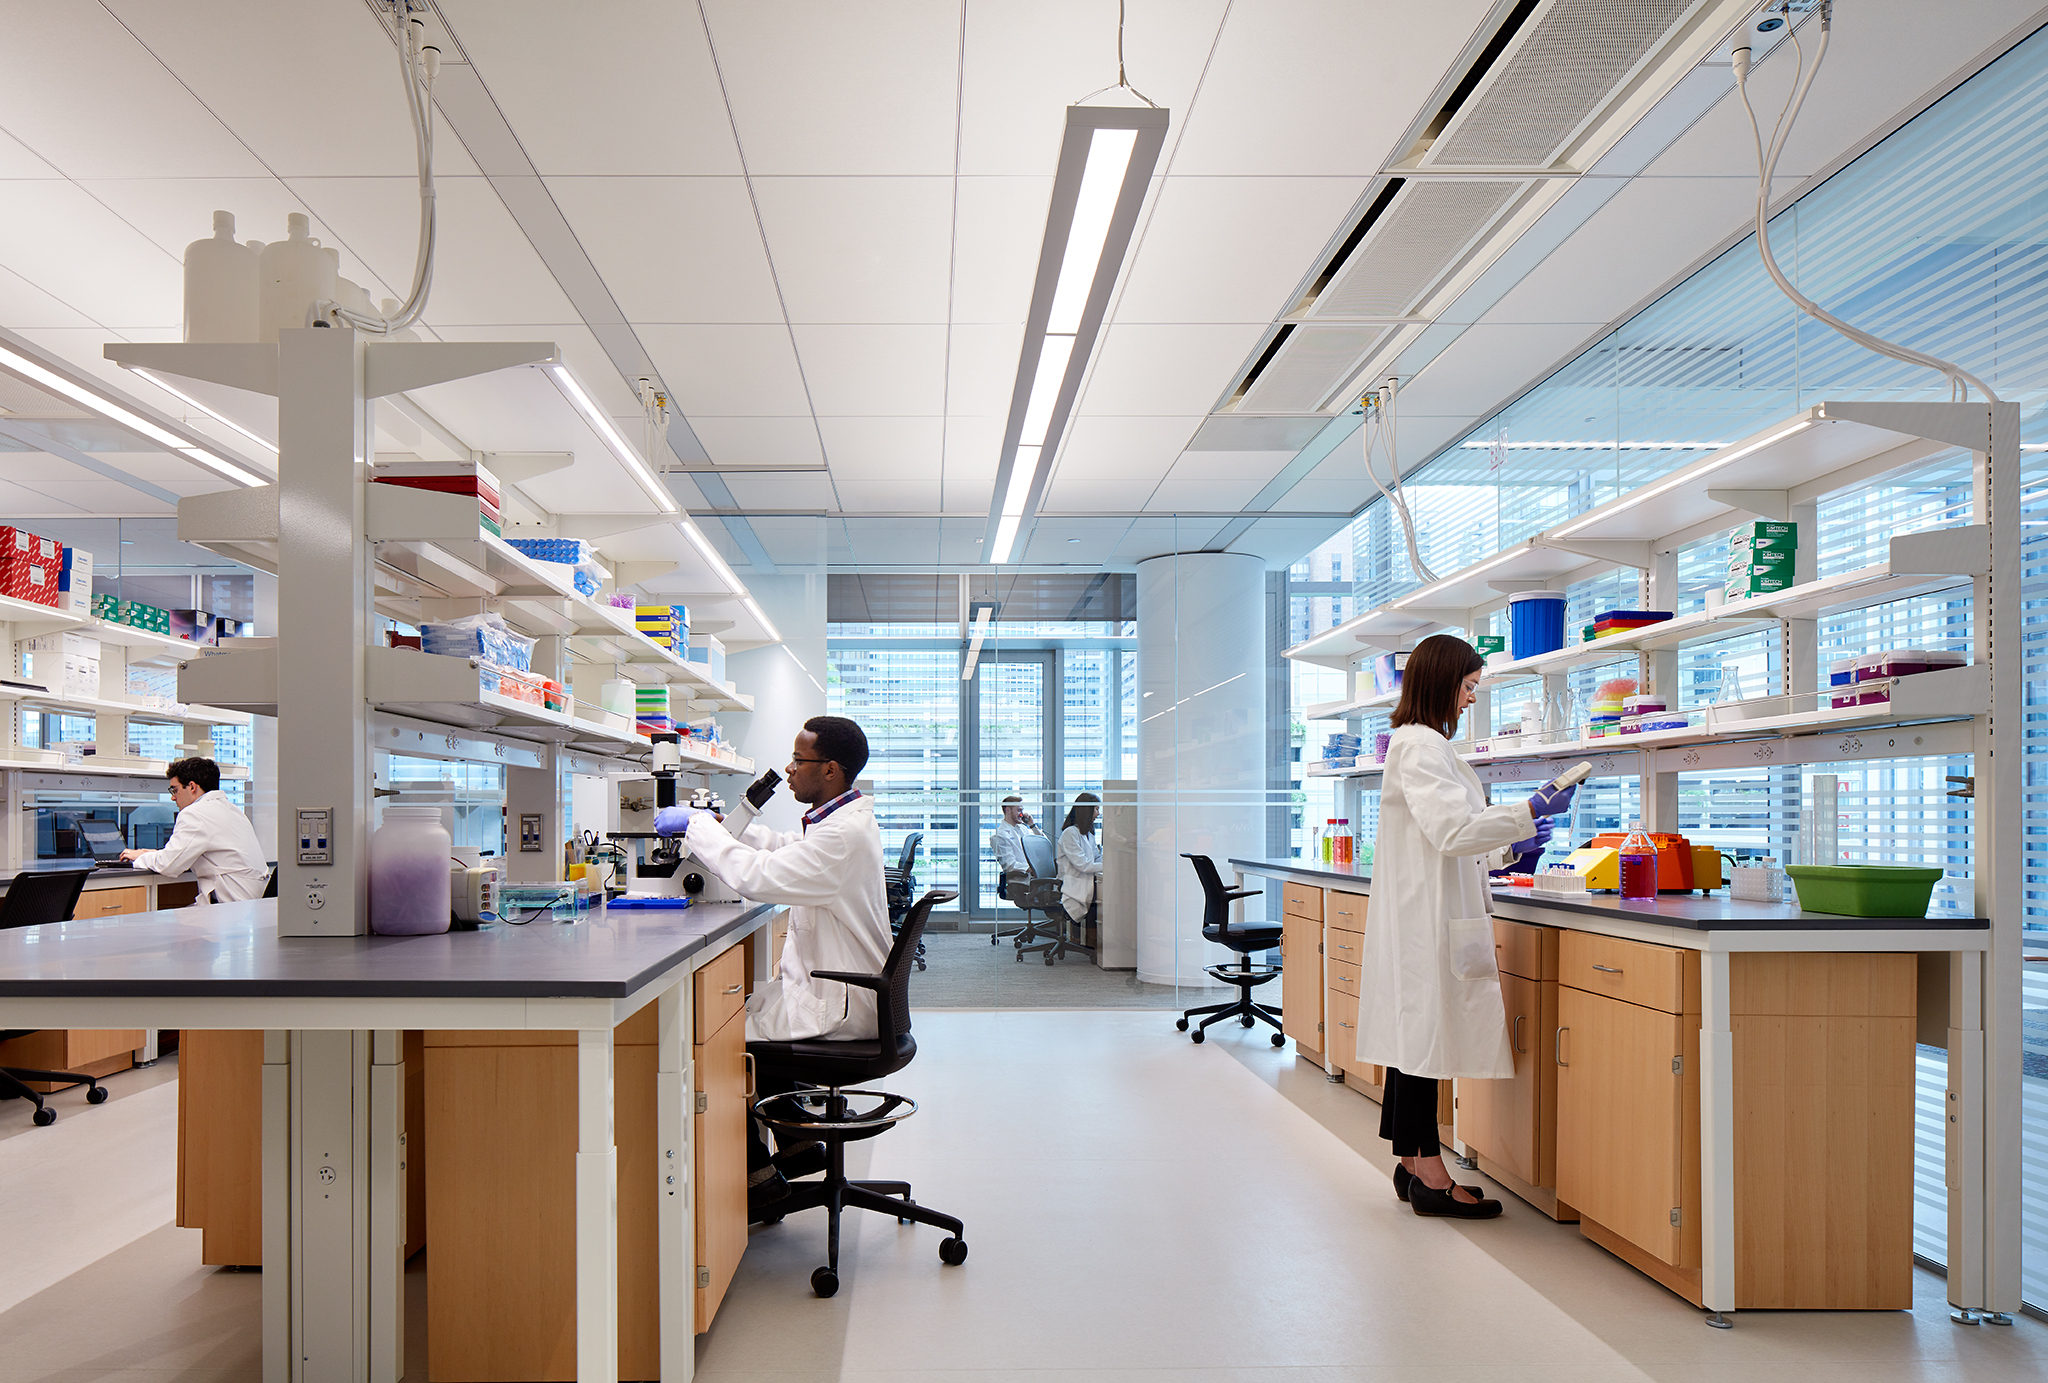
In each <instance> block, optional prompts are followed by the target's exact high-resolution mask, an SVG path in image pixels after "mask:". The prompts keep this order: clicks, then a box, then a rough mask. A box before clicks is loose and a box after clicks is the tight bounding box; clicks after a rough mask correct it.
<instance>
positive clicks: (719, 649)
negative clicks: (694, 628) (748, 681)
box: [678, 634, 725, 682]
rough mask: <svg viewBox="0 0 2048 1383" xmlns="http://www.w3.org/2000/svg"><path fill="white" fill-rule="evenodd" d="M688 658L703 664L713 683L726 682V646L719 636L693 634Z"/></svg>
mask: <svg viewBox="0 0 2048 1383" xmlns="http://www.w3.org/2000/svg"><path fill="white" fill-rule="evenodd" d="M678 651H680V650H678ZM688 657H689V660H690V661H691V662H693V663H699V664H702V665H703V666H704V668H705V669H706V670H707V671H708V672H710V674H711V680H712V681H714V682H723V681H725V644H724V643H722V642H721V641H720V640H719V638H718V636H717V635H715V634H692V635H691V636H690V651H689V654H688Z"/></svg>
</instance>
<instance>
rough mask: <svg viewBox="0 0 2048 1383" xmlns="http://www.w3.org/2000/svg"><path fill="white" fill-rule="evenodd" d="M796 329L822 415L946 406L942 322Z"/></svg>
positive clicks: (904, 413)
mask: <svg viewBox="0 0 2048 1383" xmlns="http://www.w3.org/2000/svg"><path fill="white" fill-rule="evenodd" d="M795 332H796V350H797V358H798V359H799V360H801V361H802V362H803V367H804V378H805V379H807V380H808V381H810V386H811V406H812V408H813V409H815V410H816V411H817V413H818V415H819V416H820V417H830V416H835V415H836V416H840V417H890V416H900V417H910V416H915V415H919V414H932V415H937V414H939V413H941V412H943V411H944V408H945V398H946V329H945V328H944V327H943V326H800V327H797V328H795Z"/></svg>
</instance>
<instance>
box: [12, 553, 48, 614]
mask: <svg viewBox="0 0 2048 1383" xmlns="http://www.w3.org/2000/svg"><path fill="white" fill-rule="evenodd" d="M59 575H60V572H59V570H58V567H57V564H56V563H54V562H46V561H43V560H41V559H39V558H34V557H31V556H29V554H27V553H25V552H16V551H14V550H13V549H12V548H8V549H6V550H4V551H0V595H5V596H11V597H13V598H14V599H16V600H26V601H31V602H33V603H34V604H37V605H47V606H49V607H50V608H51V609H53V610H54V609H56V608H57V578H58V576H59Z"/></svg>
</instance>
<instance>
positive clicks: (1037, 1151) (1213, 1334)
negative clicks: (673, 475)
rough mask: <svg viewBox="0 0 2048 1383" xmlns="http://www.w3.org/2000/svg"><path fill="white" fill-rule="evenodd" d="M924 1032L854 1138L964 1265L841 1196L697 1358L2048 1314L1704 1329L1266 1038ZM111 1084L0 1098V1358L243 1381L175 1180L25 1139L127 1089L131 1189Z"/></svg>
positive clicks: (776, 1258) (869, 1374)
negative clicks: (98, 1093) (1467, 1177)
mask: <svg viewBox="0 0 2048 1383" xmlns="http://www.w3.org/2000/svg"><path fill="white" fill-rule="evenodd" d="M917 1037H918V1042H919V1048H920V1050H919V1055H918V1059H917V1061H916V1062H915V1063H913V1064H912V1065H911V1066H910V1067H908V1068H907V1069H905V1070H904V1071H902V1072H900V1073H898V1075H897V1076H895V1077H892V1078H891V1079H890V1080H889V1081H888V1082H885V1083H886V1084H887V1085H888V1086H889V1088H891V1089H893V1090H896V1091H898V1092H899V1093H903V1094H907V1095H911V1096H913V1097H914V1098H916V1099H917V1100H918V1101H919V1102H920V1105H921V1106H922V1108H921V1110H920V1112H919V1113H918V1115H917V1116H916V1117H915V1118H913V1119H911V1120H909V1121H907V1122H906V1123H905V1124H903V1125H902V1126H900V1127H899V1128H898V1129H896V1130H894V1131H892V1132H891V1133H889V1134H887V1135H885V1136H883V1137H882V1138H880V1139H877V1140H875V1141H873V1142H870V1143H866V1144H861V1145H856V1147H855V1149H854V1150H853V1151H854V1156H852V1157H850V1158H849V1162H850V1164H851V1169H852V1170H854V1171H855V1173H856V1174H857V1175H859V1174H866V1175H873V1176H877V1177H890V1178H901V1179H906V1180H909V1181H911V1182H913V1183H915V1186H916V1196H917V1199H918V1200H920V1201H922V1202H924V1203H926V1204H929V1205H932V1206H935V1207H938V1208H940V1209H944V1210H947V1211H949V1212H950V1213H953V1214H956V1215H959V1216H961V1217H962V1218H964V1219H965V1220H966V1221H967V1240H968V1244H969V1246H970V1250H971V1252H970V1255H969V1258H968V1260H967V1262H966V1263H965V1264H964V1265H962V1266H960V1267H946V1266H943V1265H942V1264H941V1263H940V1262H939V1259H938V1241H939V1238H940V1237H941V1236H940V1235H939V1233H938V1232H937V1231H935V1230H930V1229H925V1228H921V1227H913V1228H906V1227H899V1226H898V1225H897V1224H896V1223H895V1221H894V1220H893V1219H884V1218H881V1217H877V1216H866V1215H849V1218H848V1222H847V1223H848V1233H847V1236H846V1239H845V1243H844V1247H843V1250H842V1253H843V1257H842V1264H841V1278H842V1282H843V1286H842V1287H841V1289H840V1292H839V1295H838V1296H836V1297H834V1298H833V1299H831V1300H829V1301H821V1300H818V1299H817V1298H815V1297H813V1296H812V1295H811V1293H810V1290H809V1285H808V1278H809V1274H810V1270H811V1269H812V1268H813V1267H815V1266H817V1265H818V1264H819V1263H821V1262H823V1261H824V1260H823V1253H824V1222H823V1218H822V1215H821V1214H820V1213H819V1212H815V1211H813V1212H806V1213H805V1214H802V1215H798V1216H796V1217H793V1218H791V1219H789V1220H787V1221H785V1222H783V1223H782V1224H780V1225H778V1226H774V1227H771V1228H761V1229H756V1231H755V1232H754V1237H753V1240H752V1243H751V1244H750V1246H749V1249H748V1252H747V1256H746V1258H745V1260H744V1262H743V1263H742V1265H741V1268H740V1273H739V1277H738V1278H737V1280H736V1281H735V1283H734V1285H733V1289H732V1292H731V1294H730V1295H729V1296H728V1297H727V1299H726V1302H725V1305H724V1308H723V1309H722V1310H721V1311H720V1313H719V1317H718V1320H717V1323H716V1325H715V1326H714V1328H713V1329H712V1330H711V1331H710V1332H709V1333H708V1334H707V1335H705V1336H703V1337H701V1339H700V1341H699V1345H698V1377H699V1378H701V1379H704V1380H706V1383H736V1381H737V1380H760V1381H761V1383H768V1380H775V1383H825V1380H835V1383H853V1381H854V1380H859V1383H881V1380H908V1381H909V1383H1022V1381H1023V1380H1045V1381H1049V1380H1052V1379H1055V1378H1060V1377H1072V1378H1075V1379H1080V1380H1087V1383H1171V1381H1172V1380H1190V1383H1252V1381H1254V1380H1256V1381H1257V1383H1393V1381H1394V1380H1407V1379H1416V1380H1427V1383H1459V1381H1460V1380H1486V1383H1566V1380H1570V1381H1571V1383H1579V1380H1586V1381H1587V1383H1620V1381H1621V1380H1656V1381H1657V1383H1723V1381H1724V1380H1725V1383H1737V1381H1738V1380H1741V1381H1742V1383H1748V1380H1753V1379H1788V1380H1794V1381H1795V1383H1851V1381H1852V1380H1853V1381H1854V1383H1894V1381H1895V1380H1900V1381H1902V1380H1942V1383H1963V1381H1964V1380H1969V1383H2007V1380H2012V1381H2013V1383H2017V1381H2018V1380H2029V1381H2030V1383H2038V1381H2039V1380H2041V1379H2043V1378H2048V1325H2044V1324H2043V1323H2042V1322H2040V1321H2038V1320H2033V1319H2028V1318H2022V1319H2021V1320H2020V1321H2019V1323H2018V1324H2017V1325H2015V1326H2013V1327H2011V1328H2009V1329H2004V1328H1997V1327H1989V1326H1972V1327H1958V1326H1955V1325H1952V1324H1951V1323H1950V1322H1949V1319H1948V1315H1947V1311H1946V1309H1945V1307H1944V1304H1943V1299H1942V1283H1941V1280H1940V1279H1939V1278H1938V1277H1935V1276H1933V1275H1931V1274H1925V1273H1923V1274H1920V1275H1919V1286H1920V1291H1919V1302H1918V1305H1917V1307H1916V1309H1915V1310H1913V1311H1911V1312H1883V1313H1813V1312H1800V1313H1794V1312H1770V1313H1757V1312H1749V1313H1741V1314H1739V1315H1737V1317H1736V1318H1735V1319H1736V1328H1735V1329H1734V1330H1732V1331H1716V1330H1709V1329H1707V1328H1706V1327H1705V1326H1704V1325H1702V1324H1701V1316H1700V1313H1699V1312H1698V1311H1696V1310H1694V1309H1693V1308H1691V1307H1688V1306H1686V1305H1685V1304H1684V1303H1682V1302H1680V1301H1679V1300H1678V1299H1677V1298H1675V1297H1673V1296H1671V1295H1670V1294H1669V1293H1667V1292H1665V1291H1664V1290H1663V1289H1662V1288H1659V1287H1657V1286H1656V1285H1654V1284H1653V1283H1651V1282H1649V1281H1648V1280H1647V1279H1645V1278H1643V1277H1641V1276H1640V1275H1638V1274H1637V1273H1635V1272H1634V1271H1632V1270H1631V1269H1629V1268H1627V1267H1625V1266H1623V1265H1622V1264H1621V1263H1620V1262H1618V1261H1617V1260H1615V1259H1614V1258H1612V1257H1610V1256H1608V1255H1607V1254H1606V1253H1604V1252H1602V1251H1601V1250H1599V1249H1597V1248H1595V1247H1593V1246H1592V1245H1590V1244H1588V1243H1586V1242H1585V1241H1584V1240H1583V1239H1581V1238H1579V1237H1578V1235H1577V1234H1576V1233H1575V1232H1574V1230H1573V1229H1572V1228H1571V1227H1569V1226H1561V1225H1555V1224H1552V1223H1550V1222H1549V1221H1548V1220H1546V1219H1544V1218H1543V1217H1542V1216H1540V1215H1538V1214H1537V1213H1535V1212H1534V1211H1532V1210H1529V1209H1527V1208H1526V1207H1523V1206H1522V1205H1521V1204H1520V1203H1519V1202H1516V1201H1513V1200H1512V1199H1510V1200H1509V1202H1508V1212H1507V1214H1506V1215H1505V1216H1504V1217H1503V1218H1502V1219H1499V1220H1495V1221H1491V1222H1488V1223H1483V1224H1451V1223H1445V1222H1440V1221H1431V1220H1422V1219H1418V1218H1416V1217H1415V1216H1414V1215H1413V1214H1412V1213H1410V1212H1409V1210H1408V1209H1407V1207H1405V1206H1403V1205H1402V1204H1400V1203H1399V1202H1398V1201H1396V1200H1395V1199H1394V1196H1393V1193H1392V1190H1391V1188H1390V1186H1389V1183H1388V1181H1387V1170H1386V1169H1387V1168H1388V1167H1389V1166H1390V1165H1391V1164H1390V1162H1389V1159H1388V1158H1387V1157H1386V1156H1385V1155H1384V1152H1383V1149H1384V1147H1385V1145H1384V1144H1381V1143H1379V1142H1378V1140H1377V1138H1376V1137H1375V1136H1374V1135H1375V1131H1376V1128H1377V1119H1378V1106H1377V1105H1375V1104H1373V1103H1372V1102H1371V1101H1369V1100H1366V1099H1364V1098H1362V1097H1361V1096H1359V1095H1357V1094H1356V1093H1354V1092H1352V1091H1349V1090H1346V1089H1342V1088H1339V1087H1333V1086H1330V1085H1328V1084H1327V1083H1326V1082H1325V1081H1324V1080H1323V1077H1322V1073H1321V1072H1320V1071H1318V1070H1316V1069H1315V1068H1313V1067H1310V1066H1307V1065H1305V1064H1302V1063H1297V1062H1296V1061H1295V1059H1294V1058H1293V1056H1292V1055H1291V1053H1290V1052H1282V1051H1275V1050H1274V1049H1273V1048H1272V1047H1271V1046H1270V1045H1269V1044H1268V1043H1267V1040H1266V1038H1265V1036H1264V1034H1263V1033H1262V1032H1246V1031H1245V1030H1243V1029H1238V1028H1229V1029H1224V1028H1216V1029H1212V1030H1211V1037H1210V1040H1209V1041H1208V1042H1207V1043H1206V1044H1205V1045H1203V1046H1200V1047H1197V1046H1194V1045H1193V1044H1192V1043H1190V1042H1189V1041H1188V1040H1187V1039H1186V1038H1185V1037H1182V1036H1180V1035H1179V1034H1177V1033H1175V1032H1174V1031H1173V1027H1172V1023H1171V1019H1170V1017H1168V1016H1167V1015H1163V1014H1160V1013H1154V1012H1142V1011H1125V1012H1057V1011H1040V1012H1003V1013H999V1012H948V1013H927V1014H923V1015H920V1016H919V1018H918V1020H917ZM148 1074H153V1073H137V1075H136V1076H135V1077H133V1078H131V1079H132V1080H134V1081H135V1082H136V1084H137V1085H140V1084H141V1081H142V1079H143V1078H144V1076H145V1075H148ZM111 1084H112V1085H113V1088H114V1092H115V1097H114V1100H113V1101H112V1102H110V1103H109V1104H108V1105H106V1106H104V1107H102V1108H100V1109H94V1110H88V1109H86V1108H85V1106H84V1105H83V1104H82V1103H79V1104H78V1105H77V1107H76V1108H75V1109H73V1108H70V1107H66V1108H65V1111H64V1115H63V1117H62V1118H61V1119H60V1120H59V1123H58V1124H57V1125H56V1128H55V1130H25V1131H21V1132H18V1133H17V1132H16V1131H15V1130H14V1129H13V1124H14V1123H16V1122H19V1123H22V1124H24V1125H25V1124H26V1115H25V1113H24V1114H22V1116H21V1117H20V1118H19V1119H18V1120H17V1119H16V1118H15V1110H16V1108H17V1107H18V1106H17V1104H16V1103H14V1102H10V1103H8V1104H0V1244H4V1248H0V1258H4V1259H8V1260H15V1261H26V1262H28V1263H30V1264H31V1265H32V1269H31V1270H29V1271H26V1272H16V1273H15V1275H14V1276H11V1277H7V1278H4V1279H0V1285H4V1288H5V1290H7V1291H9V1292H11V1293H18V1294H20V1295H19V1296H18V1298H17V1304H14V1305H12V1307H11V1309H7V1310H4V1311H0V1383H74V1380H89V1379H118V1380H122V1383H215V1380H222V1381H223V1383H225V1381H226V1380H234V1383H257V1379H258V1378H259V1367H258V1364H259V1360H258V1353H259V1352H258V1347H257V1299H258V1293H259V1291H260V1279H259V1278H258V1276H257V1275H255V1274H249V1273H230V1272H222V1271H215V1270H208V1269H203V1268H200V1267H198V1266H197V1264H196V1259H197V1237H198V1236H197V1234H196V1232H194V1231H187V1230H179V1229H175V1228H171V1227H169V1221H170V1219H171V1203H170V1201H169V1200H168V1199H167V1198H165V1199H163V1200H161V1202H160V1204H159V1207H158V1214H159V1216H160V1218H158V1219H157V1221H156V1225H157V1227H155V1228H147V1227H144V1228H142V1229H141V1230H140V1231H139V1232H137V1233H133V1234H130V1233H128V1229H132V1228H135V1227H136V1226H138V1225H140V1224H141V1220H142V1219H146V1218H147V1216H146V1215H143V1216H138V1215H137V1214H136V1213H135V1211H134V1210H133V1208H132V1207H131V1206H130V1204H129V1203H128V1201H127V1200H123V1201H122V1202H121V1203H120V1204H119V1205H118V1206H116V1205H112V1204H109V1206H108V1207H107V1211H108V1213H107V1216H106V1218H108V1219H118V1220H119V1221H120V1223H121V1224H122V1225H125V1226H127V1227H128V1229H122V1230H120V1231H118V1232H115V1233H113V1234H112V1235H111V1236H110V1237H111V1238H113V1239H118V1240H120V1244H119V1245H118V1246H116V1247H113V1248H111V1249H104V1250H102V1248H101V1245H102V1244H103V1242H104V1241H103V1240H98V1239H92V1238H91V1237H90V1236H91V1235H92V1233H94V1231H93V1229H92V1227H91V1225H89V1224H88V1221H89V1220H91V1219H92V1218H93V1216H94V1215H95V1213H96V1209H97V1206H96V1203H95V1198H94V1197H93V1196H92V1195H91V1189H92V1187H93V1186H96V1185H100V1184H103V1183H102V1182H101V1180H100V1179H101V1178H102V1177H104V1176H105V1175H107V1173H108V1170H109V1166H108V1162H107V1160H106V1154H105V1150H104V1149H102V1150H101V1151H100V1152H98V1153H91V1154H88V1153H84V1152H81V1151H80V1149H78V1148H77V1147H75V1146H73V1145H71V1144H69V1143H65V1144H62V1145H60V1144H59V1143H58V1142H56V1141H54V1140H51V1139H48V1138H46V1137H44V1136H43V1135H46V1134H49V1133H51V1132H53V1131H63V1130H65V1128H66V1126H67V1125H70V1126H72V1127H73V1128H75V1129H81V1130H82V1129H85V1128H86V1127H87V1126H88V1124H89V1123H91V1122H93V1121H94V1120H95V1119H98V1118H101V1117H102V1116H107V1115H118V1114H121V1113H123V1112H124V1111H123V1109H122V1106H123V1105H124V1103H131V1104H132V1105H133V1106H135V1108H133V1109H132V1110H129V1111H126V1112H127V1113H129V1114H130V1115H131V1116H133V1119H132V1122H131V1123H130V1124H124V1125H121V1126H119V1130H118V1137H117V1138H116V1140H115V1142H116V1145H117V1148H125V1149H128V1150H129V1151H130V1153H131V1156H132V1160H133V1162H134V1172H135V1176H136V1182H137V1185H138V1186H140V1185H143V1184H145V1183H147V1181H148V1178H149V1177H150V1176H152V1175H155V1174H156V1173H154V1172H153V1171H152V1167H153V1166H158V1165H160V1164H161V1161H162V1159H163V1158H164V1157H166V1156H168V1154H167V1153H166V1152H164V1151H163V1148H164V1146H165V1139H164V1137H163V1130H164V1128H166V1127H168V1125H166V1124H164V1122H163V1121H164V1120H165V1119H166V1118H171V1119H174V1118H175V1100H174V1099H173V1100H171V1101H168V1102H165V1101H163V1100H162V1098H161V1096H157V1097H154V1102H152V1094H151V1091H150V1090H149V1089H147V1088H141V1089H136V1088H133V1087H128V1088H124V1087H123V1085H122V1084H121V1082H120V1080H119V1079H118V1078H117V1080H116V1081H115V1082H112V1083H111ZM158 1088H160V1089H162V1090H164V1091H165V1092H166V1093H170V1090H171V1088H170V1087H169V1086H160V1087H158ZM158 1105H163V1106H164V1107H163V1108H161V1109H160V1108H158ZM166 1111H168V1114H167V1113H166ZM101 1131H110V1132H111V1131H116V1126H115V1124H114V1122H113V1120H112V1119H106V1120H105V1122H104V1129H103V1130H101ZM10 1134H12V1135H13V1136H10ZM88 1178H90V1180H89V1181H88V1180H87V1179H88ZM152 1194H153V1193H152ZM142 1199H144V1200H146V1199H147V1197H146V1196H145V1197H142ZM60 1203H61V1205H62V1207H63V1209H62V1213H61V1216H59V1217H55V1218H60V1219H61V1220H62V1221H63V1222H65V1223H68V1224H70V1225H71V1226H72V1227H73V1233H72V1234H71V1235H70V1236H69V1237H70V1238H72V1239H75V1240H76V1241H77V1245H78V1246H77V1247H76V1248H74V1249H72V1250H70V1253H71V1256H70V1257H68V1258H59V1257H58V1256H57V1251H58V1249H57V1245H58V1240H59V1239H62V1238H64V1237H66V1236H64V1235H62V1234H53V1232H52V1230H51V1225H52V1222H53V1216H52V1214H51V1213H49V1207H50V1206H51V1205H53V1204H60ZM20 1225H27V1226H29V1227H30V1230H31V1232H30V1233H27V1234H21V1233H18V1232H17V1226H20ZM123 1235H126V1236H127V1237H125V1238H124V1237H123ZM93 1252H99V1254H100V1256H99V1257H97V1258H95V1259H91V1261H89V1262H86V1263H85V1264H84V1265H82V1266H75V1267H74V1266H73V1265H74V1263H75V1262H76V1260H77V1259H78V1258H79V1257H80V1256H89V1255H90V1254H91V1253H93ZM429 1252H431V1246H430V1248H429ZM417 1261H418V1260H415V1271H414V1272H413V1273H412V1274H411V1277H412V1279H413V1286H414V1290H415V1297H414V1301H415V1303H418V1302H419V1298H418V1295H417V1293H418V1291H419V1288H420V1286H421V1282H420V1278H421V1276H422V1275H421V1274H420V1273H419V1272H418V1270H417ZM46 1263H47V1264H48V1266H44V1265H45V1264H46ZM37 1271H40V1272H41V1274H42V1278H41V1280H37V1279H36V1277H35V1273H36V1272H37ZM412 1316H413V1319H414V1320H415V1321H418V1320H421V1319H423V1317H424V1311H423V1310H418V1309H415V1310H414V1311H413V1313H412ZM415 1343H417V1342H415ZM411 1352H412V1354H413V1357H414V1358H415V1359H417V1358H419V1357H421V1356H420V1353H419V1351H418V1350H417V1349H415V1350H413V1351H411ZM419 1372H420V1371H419V1370H418V1369H417V1367H415V1369H414V1371H413V1373H414V1376H415V1379H416V1380H417V1376H418V1374H419Z"/></svg>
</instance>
